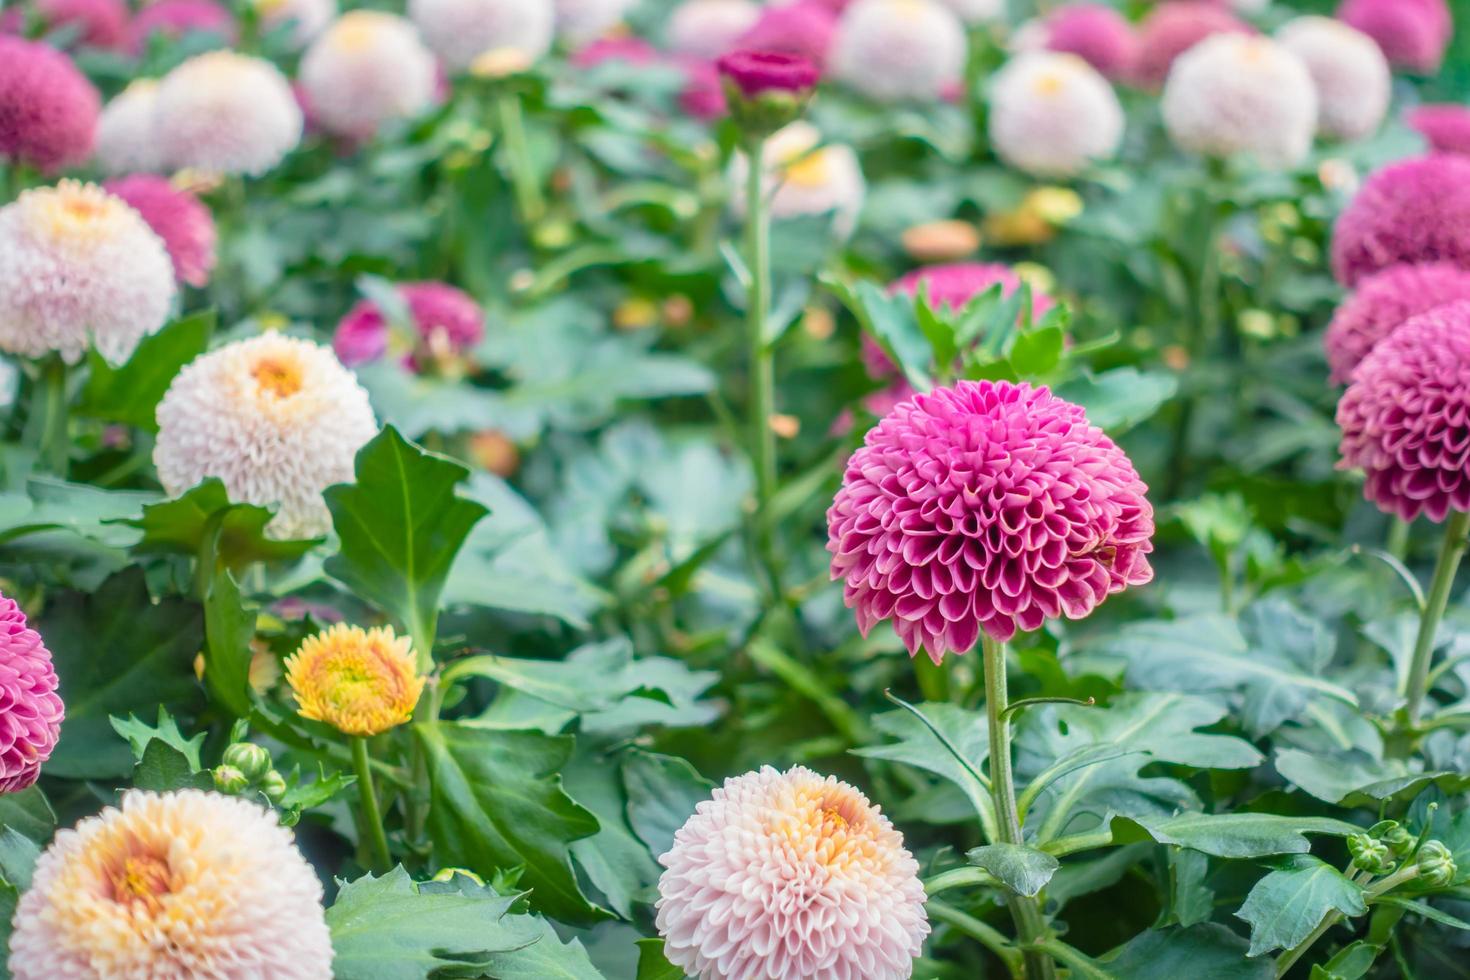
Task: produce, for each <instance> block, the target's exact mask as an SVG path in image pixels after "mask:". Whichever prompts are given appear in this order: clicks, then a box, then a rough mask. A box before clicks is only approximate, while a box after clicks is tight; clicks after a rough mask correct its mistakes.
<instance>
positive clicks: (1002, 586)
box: [827, 381, 1154, 663]
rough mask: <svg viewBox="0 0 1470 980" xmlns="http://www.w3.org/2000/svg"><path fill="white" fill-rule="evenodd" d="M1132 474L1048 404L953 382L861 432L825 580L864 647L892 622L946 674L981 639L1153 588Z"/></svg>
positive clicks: (998, 387) (1040, 393)
mask: <svg viewBox="0 0 1470 980" xmlns="http://www.w3.org/2000/svg"><path fill="white" fill-rule="evenodd" d="M1146 490H1147V488H1146V487H1145V486H1144V484H1143V482H1142V481H1141V480H1140V479H1139V478H1138V474H1137V473H1136V472H1135V471H1134V469H1133V464H1132V463H1130V462H1129V460H1128V457H1127V456H1126V455H1124V453H1123V451H1122V450H1121V449H1119V448H1118V447H1117V446H1116V445H1114V443H1113V441H1112V440H1111V439H1109V438H1108V437H1107V436H1106V435H1104V434H1103V432H1102V430H1100V429H1098V428H1096V427H1094V426H1092V425H1089V424H1088V422H1087V416H1086V415H1085V414H1084V413H1083V410H1082V409H1081V408H1080V407H1079V406H1077V405H1073V404H1071V403H1070V402H1066V401H1063V400H1062V399H1060V398H1058V397H1056V396H1055V395H1053V394H1052V393H1051V392H1050V391H1049V390H1047V389H1046V388H1032V387H1031V386H1030V385H1026V384H1011V383H1009V382H1004V381H1001V382H992V381H961V382H959V383H958V384H957V385H955V386H954V387H953V388H939V389H936V390H935V391H932V392H929V393H927V394H918V395H915V396H914V397H913V398H912V399H910V400H908V401H905V402H902V403H901V404H899V405H898V406H897V407H896V408H895V409H894V410H893V411H892V413H890V414H889V415H888V416H887V417H886V418H884V419H883V420H882V421H880V422H879V423H878V424H877V426H875V427H874V428H873V429H872V430H870V431H869V432H868V434H867V436H866V437H865V438H864V439H863V445H862V447H861V448H860V449H858V450H857V452H855V453H853V455H852V458H851V459H849V460H848V463H847V471H846V473H845V474H844V475H843V479H842V488H841V489H840V490H839V491H838V492H837V498H836V499H835V500H834V501H833V502H832V507H831V509H830V510H828V512H827V528H828V538H827V550H828V551H830V552H832V577H833V578H834V579H842V580H844V581H845V583H846V588H845V591H844V597H845V599H846V602H847V605H848V606H849V607H851V608H852V609H853V610H854V611H855V612H856V613H857V622H858V628H859V629H860V630H862V632H863V633H864V635H866V634H867V633H868V632H869V631H871V630H872V629H873V627H874V626H876V625H877V624H878V623H879V622H881V621H883V620H885V619H891V620H893V625H894V629H895V630H896V631H897V633H898V635H899V637H900V639H902V640H903V643H904V646H905V647H907V648H908V651H909V655H910V656H915V655H917V654H918V652H919V650H921V649H922V650H924V651H925V652H926V653H928V655H929V658H930V659H931V660H933V661H934V662H935V663H939V662H940V661H941V660H942V659H943V658H944V655H945V654H946V653H964V652H965V651H967V650H969V649H971V648H972V647H973V646H974V645H975V643H976V641H977V640H979V638H980V632H981V631H982V630H984V631H985V633H987V634H988V635H990V636H991V637H994V638H995V639H997V640H1008V639H1010V638H1011V637H1012V636H1014V635H1015V633H1016V631H1017V630H1033V629H1036V628H1037V627H1039V626H1041V624H1042V623H1043V622H1045V621H1046V620H1047V619H1051V618H1055V617H1058V616H1065V617H1067V618H1068V619H1080V618H1082V617H1083V616H1086V615H1087V614H1088V613H1090V612H1091V611H1092V610H1093V608H1094V607H1095V606H1097V605H1098V604H1099V603H1101V602H1102V601H1103V600H1104V599H1106V598H1107V597H1108V596H1109V595H1111V594H1113V593H1115V592H1121V591H1122V590H1123V589H1125V588H1127V587H1128V586H1130V585H1142V584H1143V583H1145V582H1147V581H1149V580H1150V579H1151V578H1152V577H1153V569H1152V568H1150V567H1149V563H1148V558H1147V555H1148V553H1149V552H1150V551H1152V550H1153V545H1152V543H1151V541H1150V538H1151V537H1152V536H1153V531H1154V519H1153V507H1152V506H1150V504H1149V502H1148V499H1147V498H1146V497H1145V496H1144V494H1145V492H1146Z"/></svg>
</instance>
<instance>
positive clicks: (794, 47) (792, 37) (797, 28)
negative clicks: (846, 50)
mask: <svg viewBox="0 0 1470 980" xmlns="http://www.w3.org/2000/svg"><path fill="white" fill-rule="evenodd" d="M836 37H837V16H836V14H834V13H833V12H832V10H831V8H829V7H827V6H825V5H823V4H822V3H820V2H818V0H797V2H796V3H792V4H789V5H787V6H784V7H766V8H765V9H763V10H762V11H761V15H760V19H759V20H757V21H756V22H755V23H754V24H752V25H751V27H750V29H749V30H748V31H746V32H745V33H744V34H742V35H740V38H739V40H738V41H737V43H736V45H735V47H736V48H737V49H739V50H745V51H779V52H781V53H783V54H794V55H799V56H801V57H803V58H805V59H807V60H808V61H810V62H811V63H812V64H814V65H816V66H817V68H818V69H821V68H823V67H825V66H826V64H827V54H828V52H830V51H831V50H832V42H833V41H834V40H835V39H836Z"/></svg>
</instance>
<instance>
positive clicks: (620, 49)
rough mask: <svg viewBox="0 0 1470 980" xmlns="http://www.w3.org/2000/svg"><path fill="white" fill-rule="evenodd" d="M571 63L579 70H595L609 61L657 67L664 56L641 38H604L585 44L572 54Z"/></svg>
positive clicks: (628, 36)
mask: <svg viewBox="0 0 1470 980" xmlns="http://www.w3.org/2000/svg"><path fill="white" fill-rule="evenodd" d="M570 60H571V63H572V64H573V65H575V66H576V67H578V68H595V67H597V66H598V65H601V64H606V63H607V62H609V61H625V62H627V63H629V64H633V65H656V64H658V63H659V62H660V61H662V60H663V55H662V53H660V51H659V50H658V49H657V48H655V47H654V46H653V45H651V44H649V43H648V42H647V41H645V40H643V38H641V37H633V36H631V35H627V36H622V37H604V38H600V39H598V40H596V41H593V42H591V43H590V44H584V45H583V46H582V47H580V48H578V49H577V50H576V51H575V52H573V53H572V57H571V59H570Z"/></svg>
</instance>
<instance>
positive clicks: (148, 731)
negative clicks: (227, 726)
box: [109, 707, 205, 770]
mask: <svg viewBox="0 0 1470 980" xmlns="http://www.w3.org/2000/svg"><path fill="white" fill-rule="evenodd" d="M109 721H110V722H111V723H112V730H113V731H115V732H117V733H118V734H119V735H121V736H122V737H123V738H125V739H127V740H128V744H129V745H131V746H132V748H133V758H135V759H138V760H142V758H143V752H144V751H145V750H146V749H147V748H148V743H149V742H152V741H153V740H155V739H157V740H158V741H160V742H163V743H164V744H166V745H169V746H171V747H173V748H174V749H176V750H178V751H179V752H180V753H182V754H183V756H184V758H185V759H186V760H188V762H189V765H191V766H193V767H194V768H195V769H196V770H197V769H201V768H203V763H202V762H200V761H199V750H200V749H201V748H203V747H204V735H205V733H204V732H200V733H199V734H198V735H195V736H194V737H193V738H185V737H184V733H183V732H182V731H180V730H179V723H178V722H177V721H175V720H174V719H173V716H171V715H170V714H169V713H168V712H167V711H166V710H165V709H164V708H162V707H160V708H159V709H158V724H156V725H150V724H148V723H147V722H144V721H141V720H139V718H138V716H137V715H133V714H130V715H128V717H127V719H126V720H124V719H122V718H111V719H109Z"/></svg>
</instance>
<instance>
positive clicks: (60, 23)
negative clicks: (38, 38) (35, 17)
mask: <svg viewBox="0 0 1470 980" xmlns="http://www.w3.org/2000/svg"><path fill="white" fill-rule="evenodd" d="M36 11H37V12H38V13H39V14H40V15H41V17H42V19H43V20H45V21H46V24H47V26H48V27H76V28H77V29H78V30H80V32H81V33H80V36H79V40H80V41H81V43H82V44H83V45H85V46H87V47H93V48H121V47H123V43H124V42H125V41H126V40H127V35H128V5H127V4H126V3H124V2H123V0H37V3H36Z"/></svg>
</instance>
